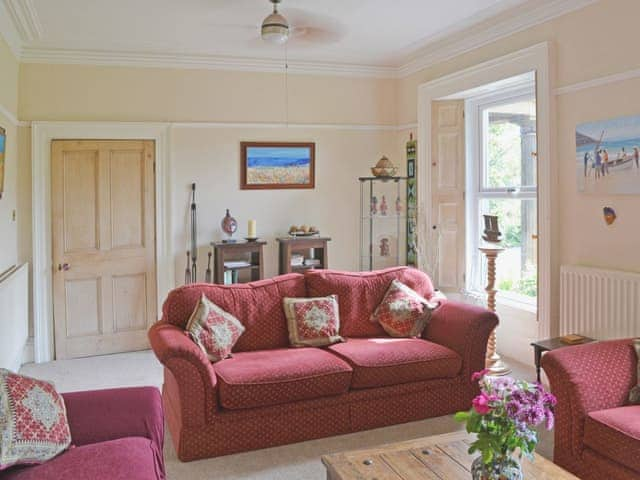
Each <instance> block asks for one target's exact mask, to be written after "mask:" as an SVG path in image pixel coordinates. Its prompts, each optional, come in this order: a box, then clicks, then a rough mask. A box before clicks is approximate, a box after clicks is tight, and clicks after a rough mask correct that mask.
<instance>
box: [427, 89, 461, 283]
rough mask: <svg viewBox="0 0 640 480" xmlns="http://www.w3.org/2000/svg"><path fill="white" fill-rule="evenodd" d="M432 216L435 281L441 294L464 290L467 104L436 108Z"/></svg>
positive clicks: (456, 102) (445, 104)
mask: <svg viewBox="0 0 640 480" xmlns="http://www.w3.org/2000/svg"><path fill="white" fill-rule="evenodd" d="M431 125H432V132H431V138H432V145H433V147H432V156H431V199H432V210H431V215H432V217H431V218H432V219H433V222H434V227H435V230H436V231H437V232H438V235H437V237H436V238H437V239H438V240H437V243H438V245H437V246H436V248H437V255H434V257H435V258H436V259H437V261H436V262H435V263H436V272H434V277H435V280H436V284H437V287H438V288H440V289H441V290H445V291H446V290H449V291H459V290H460V289H461V288H463V286H464V256H465V255H464V188H465V176H464V175H465V172H464V171H465V168H464V155H465V154H464V101H463V100H450V101H437V102H433V105H432V123H431Z"/></svg>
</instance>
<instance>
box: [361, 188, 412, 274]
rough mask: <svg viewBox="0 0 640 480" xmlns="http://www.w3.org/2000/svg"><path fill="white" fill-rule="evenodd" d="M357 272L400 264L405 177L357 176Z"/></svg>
mask: <svg viewBox="0 0 640 480" xmlns="http://www.w3.org/2000/svg"><path fill="white" fill-rule="evenodd" d="M358 180H359V181H360V270H377V269H381V268H388V267H393V266H397V265H403V264H404V260H405V258H406V243H407V242H406V231H407V228H406V227H407V202H406V200H407V198H406V197H407V187H406V182H407V177H360V178H358Z"/></svg>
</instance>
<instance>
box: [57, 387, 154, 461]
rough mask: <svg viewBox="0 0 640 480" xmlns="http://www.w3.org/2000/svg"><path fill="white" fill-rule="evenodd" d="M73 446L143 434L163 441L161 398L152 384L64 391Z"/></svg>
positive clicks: (142, 435) (150, 438) (151, 438)
mask: <svg viewBox="0 0 640 480" xmlns="http://www.w3.org/2000/svg"><path fill="white" fill-rule="evenodd" d="M62 397H63V398H64V403H65V407H66V409H67V418H68V419H69V428H70V430H71V439H72V442H73V444H74V445H77V446H80V445H87V444H90V443H99V442H105V441H107V440H116V439H118V438H125V437H145V438H148V439H149V440H151V441H152V442H153V443H154V444H155V445H156V447H157V448H158V452H162V446H163V444H164V416H163V414H162V399H161V398H160V392H158V389H157V388H155V387H136V388H113V389H109V390H93V391H86V392H73V393H63V394H62Z"/></svg>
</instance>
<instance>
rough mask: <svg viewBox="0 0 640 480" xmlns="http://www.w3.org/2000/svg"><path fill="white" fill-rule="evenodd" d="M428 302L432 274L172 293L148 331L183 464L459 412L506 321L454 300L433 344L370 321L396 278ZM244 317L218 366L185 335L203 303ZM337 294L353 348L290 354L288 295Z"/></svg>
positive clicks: (393, 272) (339, 277)
mask: <svg viewBox="0 0 640 480" xmlns="http://www.w3.org/2000/svg"><path fill="white" fill-rule="evenodd" d="M394 278H395V279H398V280H400V281H401V282H403V283H405V284H406V285H408V286H409V287H411V288H412V289H414V290H416V291H417V292H418V293H419V294H421V295H423V296H424V297H425V298H427V299H429V298H431V297H432V296H433V294H434V291H433V286H432V284H431V281H430V279H429V277H428V276H427V275H425V274H424V273H422V272H420V271H418V270H415V269H410V268H406V267H398V268H392V269H388V270H383V271H379V272H367V273H349V272H338V271H330V270H317V271H310V272H308V273H306V274H305V275H301V274H288V275H282V276H279V277H275V278H272V279H268V280H262V281H258V282H253V283H249V284H237V285H231V286H221V285H210V284H196V285H189V286H185V287H180V288H177V289H176V290H174V291H172V292H171V293H170V294H169V296H168V298H167V299H166V301H165V303H164V306H163V314H162V319H161V320H160V321H159V322H157V323H156V324H155V325H154V326H153V327H152V328H151V329H150V331H149V338H150V341H151V345H152V348H153V350H154V351H155V354H156V356H157V357H158V359H159V360H160V362H162V364H163V365H164V367H165V368H164V385H163V390H162V397H163V402H164V408H165V416H166V419H167V423H168V426H169V429H170V431H171V438H172V439H173V442H174V446H175V449H176V452H177V454H178V457H179V458H180V459H181V460H183V461H190V460H195V459H199V458H205V457H212V456H218V455H226V454H230V453H235V452H241V451H246V450H252V449H258V448H264V447H270V446H275V445H281V444H287V443H293V442H299V441H303V440H309V439H314V438H320V437H326V436H331V435H338V434H343V433H349V432H354V431H358V430H366V429H370V428H376V427H381V426H385V425H391V424H396V423H402V422H409V421H413V420H419V419H424V418H428V417H435V416H440V415H445V414H450V413H452V412H455V411H457V410H464V409H467V408H469V407H470V405H471V399H472V398H473V397H474V395H476V394H477V385H474V384H473V383H472V382H471V381H470V377H471V374H472V373H473V372H474V371H477V370H480V369H482V368H483V366H484V357H485V353H486V345H487V339H488V336H489V333H490V332H491V331H492V329H493V328H494V327H495V326H496V325H497V323H498V320H497V317H496V316H495V315H494V314H493V313H491V312H489V311H487V310H485V309H482V308H479V307H475V306H471V305H466V304H461V303H456V302H450V301H446V302H444V303H443V304H442V305H441V306H440V307H439V308H438V309H437V310H436V311H435V312H434V314H433V316H432V319H431V321H430V323H429V325H428V327H427V328H426V330H425V332H424V335H423V338H391V337H389V336H388V335H387V334H386V333H385V331H384V330H383V329H382V328H381V326H380V325H378V324H375V323H371V322H370V321H369V317H370V315H371V313H372V312H373V311H374V309H375V308H376V306H377V305H378V304H379V303H380V301H381V300H382V298H383V296H384V294H385V292H386V290H387V288H388V287H389V284H390V283H391V281H392V280H393V279H394ZM203 293H204V294H205V295H206V296H207V297H208V298H209V299H210V300H211V301H213V302H214V303H216V304H217V305H219V306H220V307H221V308H223V309H224V310H226V311H228V312H230V313H231V314H233V315H234V316H236V317H237V318H238V319H239V320H240V321H241V322H242V323H243V325H244V327H245V329H246V330H245V332H244V334H243V335H242V336H241V337H240V339H239V340H238V342H237V343H236V345H235V347H234V353H233V357H232V358H229V359H226V360H222V361H220V362H217V363H214V364H212V363H211V362H210V361H209V360H208V359H207V358H206V356H205V354H204V353H203V352H202V351H201V350H200V349H199V348H198V347H197V346H196V345H195V343H193V342H192V341H191V340H190V338H189V337H188V336H187V335H186V334H185V332H184V328H185V323H186V322H187V320H188V319H189V316H190V315H191V313H192V311H193V310H194V307H195V305H196V304H197V302H198V300H199V299H200V297H201V295H202V294H203ZM330 294H337V295H338V302H339V310H340V323H341V326H340V334H341V335H342V336H343V337H345V338H346V339H347V341H346V342H344V343H339V344H334V345H332V346H330V347H326V348H313V347H307V348H290V347H289V340H288V331H287V322H286V318H285V315H284V312H283V307H282V299H283V297H285V296H287V297H318V296H326V295H330Z"/></svg>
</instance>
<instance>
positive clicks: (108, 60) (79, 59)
mask: <svg viewBox="0 0 640 480" xmlns="http://www.w3.org/2000/svg"><path fill="white" fill-rule="evenodd" d="M20 60H21V61H22V62H24V63H49V64H51V63H61V64H72V65H106V66H131V67H157V68H187V69H189V68H191V69H206V70H231V71H241V72H242V71H244V72H265V73H282V72H283V71H284V61H283V60H274V59H260V58H241V57H226V56H219V55H187V54H184V55H183V54H171V53H168V54H164V53H146V52H122V51H115V50H113V51H108V50H71V49H52V48H31V47H25V48H23V49H22V50H21V58H20ZM395 72H396V68H395V67H390V66H372V65H357V64H342V63H332V62H308V61H297V60H289V61H288V73H291V74H311V75H336V76H354V77H376V78H393V77H394V76H395Z"/></svg>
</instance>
